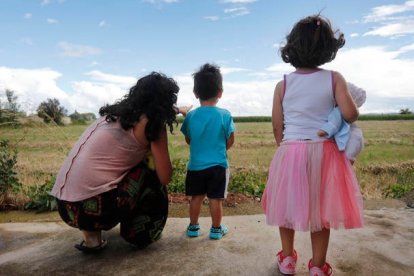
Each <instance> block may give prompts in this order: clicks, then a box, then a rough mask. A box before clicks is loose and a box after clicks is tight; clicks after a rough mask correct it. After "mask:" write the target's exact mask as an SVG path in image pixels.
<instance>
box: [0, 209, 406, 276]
mask: <svg viewBox="0 0 414 276" xmlns="http://www.w3.org/2000/svg"><path fill="white" fill-rule="evenodd" d="M365 219H366V226H365V227H364V228H363V229H358V230H350V231H345V230H339V231H332V234H331V243H330V248H329V254H328V261H330V262H331V264H332V266H333V267H334V272H335V275H414V209H381V210H369V211H365ZM223 221H224V222H225V223H226V224H227V225H228V226H229V229H230V233H229V234H228V235H227V236H225V237H224V238H223V239H222V240H219V241H214V240H210V239H209V238H208V228H209V225H210V219H209V218H201V220H200V223H201V226H202V228H203V229H204V234H203V235H202V236H201V237H199V238H193V239H189V238H187V237H186V236H185V232H184V230H185V228H186V226H187V223H188V219H182V218H170V219H169V220H168V222H167V225H166V228H165V231H164V233H163V237H162V238H161V240H159V241H158V242H156V243H154V244H152V245H151V246H149V247H148V248H146V249H144V250H135V249H134V248H133V247H131V246H130V245H128V244H127V243H126V242H124V241H123V240H122V238H120V236H119V235H118V232H119V228H115V229H113V230H111V231H109V232H106V233H105V237H106V238H107V239H108V242H109V243H108V247H107V248H106V249H105V251H103V252H102V253H101V254H99V255H94V256H90V255H84V254H82V253H81V252H79V251H77V250H76V249H74V247H73V245H74V244H75V243H78V242H79V241H80V239H81V236H80V233H79V232H78V231H77V230H76V229H73V228H70V227H68V226H67V225H65V224H63V223H4V224H0V275H80V274H82V275H278V272H277V266H276V264H275V261H274V260H275V253H276V252H277V251H278V250H279V248H280V241H279V237H278V232H277V229H276V228H274V227H270V226H267V225H266V224H265V218H264V216H263V215H252V216H233V217H224V219H223ZM295 246H296V249H297V251H298V253H299V262H298V267H297V270H298V273H297V275H308V270H307V267H306V265H307V261H308V260H309V258H310V257H311V247H310V238H309V233H302V232H298V233H297V235H296V245H295Z"/></svg>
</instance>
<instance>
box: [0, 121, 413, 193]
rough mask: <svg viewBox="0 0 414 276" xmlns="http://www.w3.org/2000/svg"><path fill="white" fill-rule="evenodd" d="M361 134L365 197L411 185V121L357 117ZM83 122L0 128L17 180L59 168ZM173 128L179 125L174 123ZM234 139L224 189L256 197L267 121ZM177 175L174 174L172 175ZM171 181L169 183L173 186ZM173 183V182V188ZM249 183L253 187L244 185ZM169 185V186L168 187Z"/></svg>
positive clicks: (180, 146)
mask: <svg viewBox="0 0 414 276" xmlns="http://www.w3.org/2000/svg"><path fill="white" fill-rule="evenodd" d="M357 124H358V125H359V126H360V127H361V128H362V130H363V132H364V136H365V149H364V151H363V152H362V153H361V154H360V156H359V158H358V160H357V162H356V163H355V169H356V172H357V176H358V179H359V182H360V185H361V188H362V191H363V194H364V197H365V198H383V197H385V196H387V195H388V196H395V195H394V194H393V193H394V192H395V191H394V190H396V192H397V193H398V192H399V190H400V189H403V190H404V189H405V190H408V189H411V188H412V187H413V186H414V184H413V183H414V121H412V120H398V121H359V122H358V123H357ZM86 127H87V126H84V125H70V126H63V127H62V126H50V125H40V126H36V127H33V126H32V127H25V126H23V127H19V128H0V134H1V135H0V136H1V138H2V139H4V138H5V139H8V140H9V141H10V144H11V145H13V146H15V147H16V148H17V150H18V163H17V171H18V178H19V180H20V182H21V183H22V184H23V185H41V184H44V183H45V181H47V180H48V179H50V178H51V177H52V176H54V175H55V174H56V173H57V171H58V170H59V168H60V166H61V164H62V162H63V160H64V159H65V157H66V155H67V153H68V152H69V150H70V149H71V147H72V145H73V144H74V143H75V142H76V140H77V138H78V137H79V136H80V135H81V133H82V132H83V130H84V129H85V128H86ZM178 127H179V126H178ZM178 127H177V128H176V130H175V131H174V133H173V134H171V135H170V136H169V143H170V147H169V148H170V154H171V156H172V159H173V160H174V164H175V165H176V166H179V168H178V169H177V171H178V174H179V177H178V178H177V177H176V179H175V180H174V181H173V185H172V187H171V189H172V190H173V191H176V190H179V189H178V188H177V189H175V188H174V187H176V186H177V185H178V184H180V182H182V179H183V178H182V177H183V172H184V170H185V168H184V165H185V162H186V160H187V158H188V146H187V145H186V143H185V141H184V138H183V136H182V135H181V133H180V132H179V128H178ZM236 129H237V130H236V142H235V144H234V146H233V147H232V148H231V149H230V151H229V159H230V165H231V168H230V169H231V175H232V178H233V182H231V186H230V189H232V190H233V191H240V192H244V193H252V194H255V195H256V196H257V195H260V193H261V191H262V188H263V186H264V183H265V181H266V175H267V169H268V165H269V163H270V160H271V158H272V156H273V154H274V152H275V150H276V144H275V142H274V138H273V134H272V127H271V123H270V122H260V123H257V122H256V123H253V122H245V123H236ZM176 176H177V174H176ZM174 183H175V184H174ZM174 185H175V186H174ZM249 186H254V187H253V188H251V189H250V187H249ZM174 189H175V190H174Z"/></svg>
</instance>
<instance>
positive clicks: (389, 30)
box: [363, 20, 414, 37]
mask: <svg viewBox="0 0 414 276" xmlns="http://www.w3.org/2000/svg"><path fill="white" fill-rule="evenodd" d="M407 34H414V20H409V21H406V22H400V23H390V24H386V25H383V26H381V27H377V28H374V29H373V30H371V31H369V32H366V33H364V35H363V36H382V37H388V36H391V37H394V36H400V35H407Z"/></svg>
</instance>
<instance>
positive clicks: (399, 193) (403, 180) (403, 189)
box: [384, 170, 414, 198]
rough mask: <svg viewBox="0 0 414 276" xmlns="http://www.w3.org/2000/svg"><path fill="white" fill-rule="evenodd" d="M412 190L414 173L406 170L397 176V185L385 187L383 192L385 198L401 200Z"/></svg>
mask: <svg viewBox="0 0 414 276" xmlns="http://www.w3.org/2000/svg"><path fill="white" fill-rule="evenodd" d="M413 189H414V171H413V170H407V171H406V172H400V173H398V174H397V183H396V184H392V185H390V186H389V187H387V188H386V189H385V191H384V194H385V196H386V197H392V198H402V197H403V196H405V195H406V194H407V193H408V192H410V191H411V190H413Z"/></svg>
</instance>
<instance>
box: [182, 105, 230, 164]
mask: <svg viewBox="0 0 414 276" xmlns="http://www.w3.org/2000/svg"><path fill="white" fill-rule="evenodd" d="M234 131H235V127H234V122H233V118H232V117H231V114H230V112H229V111H227V110H226V109H223V108H219V107H216V106H200V107H198V108H196V109H194V110H192V111H190V112H189V113H188V114H187V116H186V118H185V120H184V122H183V125H182V126H181V132H182V133H183V134H184V135H185V136H186V137H188V138H189V139H190V160H189V161H188V166H187V169H188V170H190V171H199V170H203V169H206V168H209V167H212V166H217V165H219V166H222V167H224V168H227V167H228V161H227V149H226V143H227V139H228V138H229V137H230V135H231V134H232V133H233V132H234Z"/></svg>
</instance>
